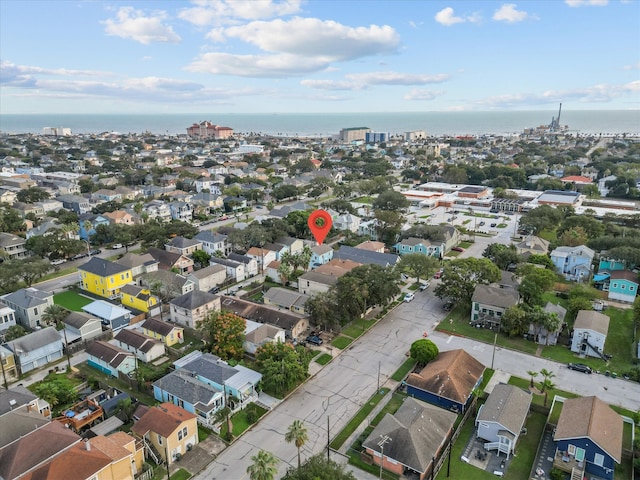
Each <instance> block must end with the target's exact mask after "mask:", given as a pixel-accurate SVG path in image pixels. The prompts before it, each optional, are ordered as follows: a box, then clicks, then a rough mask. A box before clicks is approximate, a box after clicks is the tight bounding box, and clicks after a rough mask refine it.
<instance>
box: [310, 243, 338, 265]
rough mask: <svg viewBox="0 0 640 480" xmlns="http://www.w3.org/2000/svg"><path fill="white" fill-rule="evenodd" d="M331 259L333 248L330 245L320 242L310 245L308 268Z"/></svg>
mask: <svg viewBox="0 0 640 480" xmlns="http://www.w3.org/2000/svg"><path fill="white" fill-rule="evenodd" d="M331 260H333V248H332V247H331V246H329V245H325V244H322V245H316V246H314V247H311V259H310V260H309V267H310V268H313V267H319V266H320V265H324V264H325V263H329V262H330V261H331Z"/></svg>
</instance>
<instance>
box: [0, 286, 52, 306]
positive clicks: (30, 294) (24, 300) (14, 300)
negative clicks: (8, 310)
mask: <svg viewBox="0 0 640 480" xmlns="http://www.w3.org/2000/svg"><path fill="white" fill-rule="evenodd" d="M49 297H53V294H52V293H50V292H47V291H45V290H38V289H37V288H34V287H29V288H21V289H20V290H16V291H15V292H12V293H9V294H7V295H4V296H3V297H2V298H3V299H4V300H5V301H6V302H9V303H11V304H12V305H16V306H18V307H22V308H24V309H27V308H33V307H37V306H39V305H46V304H47V300H46V299H47V298H49Z"/></svg>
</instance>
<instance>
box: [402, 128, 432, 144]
mask: <svg viewBox="0 0 640 480" xmlns="http://www.w3.org/2000/svg"><path fill="white" fill-rule="evenodd" d="M426 138H427V132H425V131H424V130H413V131H412V132H404V139H405V140H406V141H407V142H415V141H416V140H425V139H426Z"/></svg>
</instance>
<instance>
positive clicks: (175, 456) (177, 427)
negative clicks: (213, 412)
mask: <svg viewBox="0 0 640 480" xmlns="http://www.w3.org/2000/svg"><path fill="white" fill-rule="evenodd" d="M131 431H132V432H133V433H134V434H135V435H137V436H138V437H140V438H143V439H144V441H145V442H146V443H150V444H151V445H152V446H153V450H155V452H157V453H158V454H159V455H160V457H161V458H162V461H166V462H167V464H168V465H172V464H173V463H174V462H176V461H178V460H180V459H181V458H182V455H184V454H185V453H186V452H188V451H190V450H191V449H192V448H193V447H194V446H195V445H197V444H198V422H197V420H196V415H195V414H193V413H191V412H187V411H186V410H185V409H183V408H180V407H178V406H176V405H174V404H173V403H169V402H165V403H162V404H160V405H156V406H155V407H151V408H149V409H148V410H147V411H146V413H145V414H144V415H143V416H142V417H141V418H140V420H138V421H137V422H135V423H134V424H133V427H131ZM167 454H168V456H169V458H167Z"/></svg>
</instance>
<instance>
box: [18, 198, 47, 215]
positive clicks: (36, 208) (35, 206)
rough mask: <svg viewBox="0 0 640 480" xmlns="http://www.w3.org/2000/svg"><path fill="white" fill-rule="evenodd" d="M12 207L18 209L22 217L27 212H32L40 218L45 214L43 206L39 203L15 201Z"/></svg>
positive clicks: (27, 213)
mask: <svg viewBox="0 0 640 480" xmlns="http://www.w3.org/2000/svg"><path fill="white" fill-rule="evenodd" d="M12 207H13V209H14V210H17V211H18V213H19V214H20V216H21V217H22V218H26V217H27V215H29V214H33V215H35V216H36V217H37V218H42V217H43V216H44V214H45V211H44V208H43V207H42V205H41V204H39V203H23V202H15V203H14V204H13V205H12ZM29 216H31V215H29Z"/></svg>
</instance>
